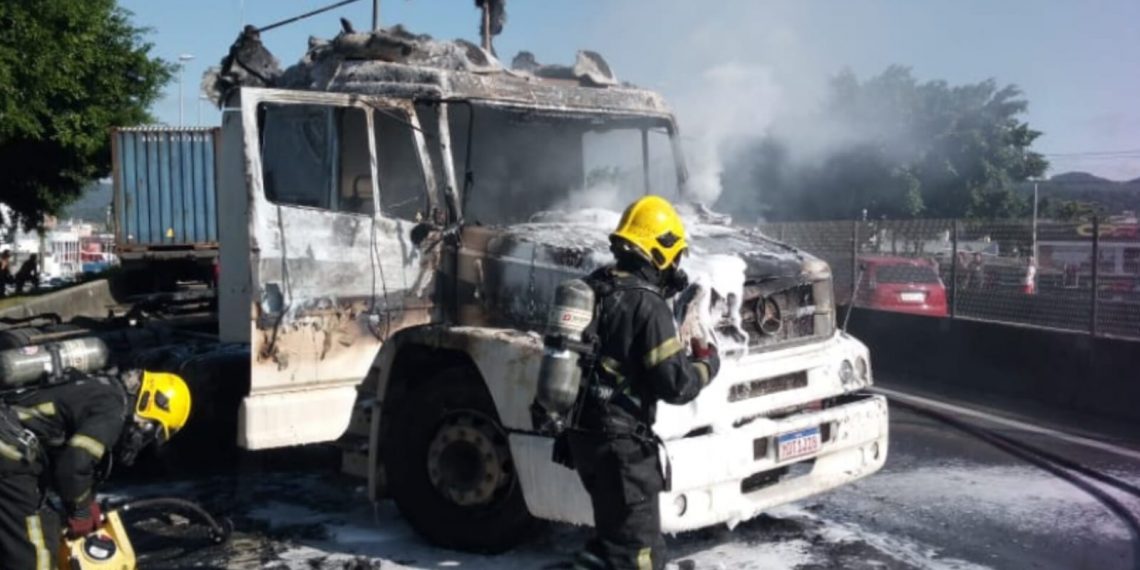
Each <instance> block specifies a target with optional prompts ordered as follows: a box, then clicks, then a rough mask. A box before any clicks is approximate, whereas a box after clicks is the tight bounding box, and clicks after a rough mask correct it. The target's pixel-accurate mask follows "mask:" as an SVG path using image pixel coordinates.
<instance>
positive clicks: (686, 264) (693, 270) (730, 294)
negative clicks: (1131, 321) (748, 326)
mask: <svg viewBox="0 0 1140 570" xmlns="http://www.w3.org/2000/svg"><path fill="white" fill-rule="evenodd" d="M681 267H682V268H683V269H684V270H685V273H687V274H688V275H689V280H690V283H691V284H692V285H694V286H697V287H701V288H702V289H703V290H705V291H711V292H713V293H715V295H710V294H702V295H700V296H699V297H697V300H696V302H695V303H693V304H691V305H690V307H691V308H692V309H695V310H696V311H697V316H698V319H697V323H696V328H697V329H698V330H697V331H689V332H691V333H693V334H694V335H697V336H700V337H702V338H705V339H707V340H710V341H712V342H713V343H714V344H716V345H717V347H718V348H719V349H720V351H721V352H722V353H727V352H728V351H730V350H731V351H733V352H734V353H737V354H740V355H743V354H745V353H747V351H748V334H747V333H745V332H744V329H743V328H741V316H740V308H741V304H742V302H743V301H744V279H745V270H746V269H747V266H746V265H745V263H744V260H743V259H741V258H740V257H738V256H735V255H715V254H714V255H689V256H688V257H687V258H686V259H684V260H683V261H682V262H681ZM725 317H727V318H728V322H730V323H732V329H733V332H731V333H727V334H722V333H721V332H719V331H717V324H718V323H720V322H721V321H722V320H723V319H724V318H725Z"/></svg>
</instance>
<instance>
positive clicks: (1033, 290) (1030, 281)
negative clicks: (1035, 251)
mask: <svg viewBox="0 0 1140 570" xmlns="http://www.w3.org/2000/svg"><path fill="white" fill-rule="evenodd" d="M1021 292H1022V293H1025V294H1026V295H1036V294H1037V258H1035V257H1033V256H1032V255H1031V256H1029V261H1028V263H1027V264H1026V267H1025V280H1024V281H1023V282H1022V284H1021Z"/></svg>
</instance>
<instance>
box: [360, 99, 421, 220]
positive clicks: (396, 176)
mask: <svg viewBox="0 0 1140 570" xmlns="http://www.w3.org/2000/svg"><path fill="white" fill-rule="evenodd" d="M408 121H409V118H408V116H407V114H406V113H404V112H403V111H400V110H397V109H376V111H375V112H374V113H373V114H372V122H373V124H374V125H375V127H376V169H377V171H378V172H379V175H380V185H379V186H380V214H381V215H383V216H385V217H388V218H393V219H400V220H409V221H417V220H416V215H417V214H425V215H426V214H427V212H428V198H427V186H426V183H425V181H424V173H423V166H422V163H421V161H420V156H419V153H418V152H417V151H416V143H415V138H414V136H413V131H412V127H411V126H410V125H409V123H408Z"/></svg>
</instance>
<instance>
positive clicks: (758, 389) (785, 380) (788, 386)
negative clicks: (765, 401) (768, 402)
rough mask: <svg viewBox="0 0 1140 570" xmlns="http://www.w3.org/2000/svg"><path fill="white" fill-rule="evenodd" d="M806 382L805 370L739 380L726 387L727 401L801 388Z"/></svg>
mask: <svg viewBox="0 0 1140 570" xmlns="http://www.w3.org/2000/svg"><path fill="white" fill-rule="evenodd" d="M807 383H808V381H807V372H796V373H793V374H785V375H783V376H776V377H774V378H763V379H760V380H751V381H748V382H741V383H739V384H733V385H732V387H731V388H729V389H728V401H729V402H739V401H741V400H747V399H749V398H759V397H760V396H767V395H768V394H775V393H777V392H786V391H788V390H794V389H796V388H803V387H804V386H807Z"/></svg>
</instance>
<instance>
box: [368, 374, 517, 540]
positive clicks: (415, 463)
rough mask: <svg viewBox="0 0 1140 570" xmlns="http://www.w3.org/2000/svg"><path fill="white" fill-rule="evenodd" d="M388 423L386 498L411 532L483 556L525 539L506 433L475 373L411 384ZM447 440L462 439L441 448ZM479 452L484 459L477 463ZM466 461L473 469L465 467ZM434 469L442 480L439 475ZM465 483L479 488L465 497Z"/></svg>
mask: <svg viewBox="0 0 1140 570" xmlns="http://www.w3.org/2000/svg"><path fill="white" fill-rule="evenodd" d="M393 422H394V423H393V425H392V428H391V430H389V432H388V433H389V434H391V435H390V436H389V438H388V445H387V446H386V447H387V449H386V451H385V453H384V457H385V466H386V468H387V473H388V477H389V482H390V489H391V493H392V498H393V500H394V501H395V502H396V506H397V507H398V508H399V510H400V513H401V514H403V516H404V518H406V519H407V520H408V522H409V523H411V525H412V527H413V528H415V529H416V531H418V532H419V533H420V534H422V535H423V536H424V537H425V538H427V539H428V540H429V541H431V542H432V543H434V544H437V545H439V546H443V547H445V548H452V549H456V550H464V551H471V552H480V553H488V554H495V553H500V552H504V551H506V550H509V549H510V548H512V547H514V546H515V545H516V544H518V543H520V542H522V541H523V540H525V539H526V538H527V537H529V536H530V534H531V532H530V531H531V530H532V529H533V528H534V527H535V526H536V525H535V524H534V523H535V520H534V518H533V517H531V515H530V512H529V511H527V508H526V502H525V501H524V499H523V494H522V488H521V486H520V484H519V480H518V474H517V472H516V470H515V466H514V462H513V461H512V460H511V458H510V448H509V446H508V444H507V439H506V438H507V435H506V432H505V431H504V430H503V428H502V426H501V425H500V423H499V417H498V414H497V413H496V412H495V406H494V403H493V402H492V401H491V397H490V395H489V394H488V393H487V391H486V390H485V389H484V387H483V385H482V382H481V381H480V380H479V378H478V376H477V373H475V372H473V371H472V370H471V369H470V368H467V367H463V366H457V367H453V368H447V369H444V370H442V371H440V372H437V373H436V374H435V375H433V376H432V377H431V378H429V379H428V380H427V381H424V382H417V383H415V384H414V385H413V386H411V387H409V389H408V392H407V396H405V398H404V399H403V401H402V402H401V403H400V404H399V406H398V408H397V410H396V412H395V415H394V417H393ZM464 430H466V432H464ZM452 434H459V435H461V436H462V437H458V438H455V439H451V440H450V442H448V437H449V435H452ZM465 434H466V435H465ZM468 438H470V439H468ZM492 440H493V441H492ZM441 442H444V443H441ZM480 445H482V447H481V446H480ZM489 445H490V446H491V447H492V449H490V450H489V451H488V450H487V449H486V448H487V447H488V446H489ZM441 446H442V449H441ZM480 450H483V451H487V453H482V454H481V456H480V455H479V454H480V453H481V451H480ZM504 450H505V452H504ZM472 452H473V453H474V454H475V456H474V457H472ZM504 454H505V456H504ZM429 455H430V456H431V457H432V458H433V459H432V463H431V464H430V465H431V467H429ZM472 458H473V459H475V462H474V463H472V462H471V461H466V460H467V459H472ZM445 467H446V468H445ZM433 469H434V472H433V473H429V471H431V470H433ZM441 469H442V470H443V471H445V472H448V473H449V474H450V476H449V475H441V474H440V473H439V471H440V470H441ZM433 477H434V478H435V481H441V480H442V482H439V483H437V482H433ZM492 480H494V481H495V483H493V484H492V483H490V481H492ZM453 481H454V482H453ZM483 481H487V482H488V483H487V484H486V485H483V484H480V482H483ZM469 482H470V483H472V484H474V485H476V486H477V487H479V488H478V489H475V490H467V489H470V487H469V486H467V485H466V483H469ZM489 487H493V488H494V491H493V492H490V491H489V490H488V488H489ZM441 488H445V489H448V491H447V492H445V491H442V490H441ZM461 489H463V490H461ZM455 496H459V498H458V499H456V498H455ZM457 501H459V502H457ZM461 502H467V503H469V504H467V505H464V504H460V503H461Z"/></svg>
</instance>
